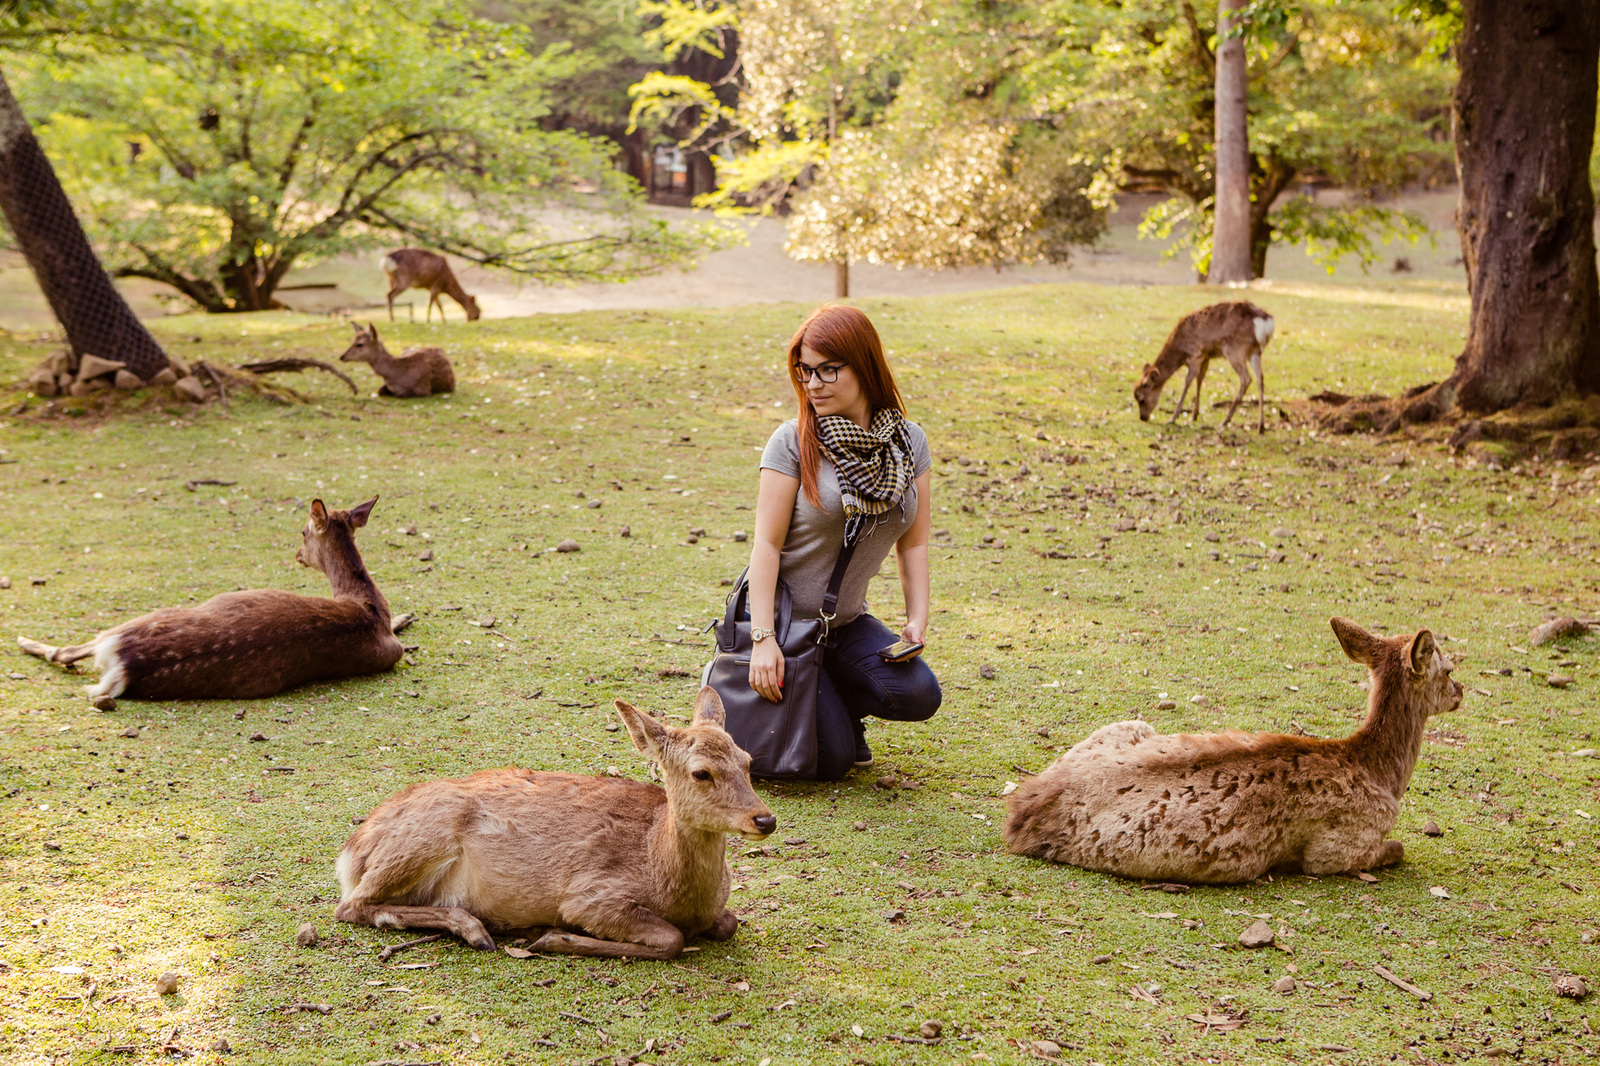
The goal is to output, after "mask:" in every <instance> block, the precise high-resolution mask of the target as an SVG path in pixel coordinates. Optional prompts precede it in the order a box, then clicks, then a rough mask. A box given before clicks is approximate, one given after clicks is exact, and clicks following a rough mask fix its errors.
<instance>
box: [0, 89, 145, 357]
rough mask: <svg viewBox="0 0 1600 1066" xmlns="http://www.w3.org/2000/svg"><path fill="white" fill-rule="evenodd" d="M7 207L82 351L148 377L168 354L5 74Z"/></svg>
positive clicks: (2, 151) (1, 146) (1, 156)
mask: <svg viewBox="0 0 1600 1066" xmlns="http://www.w3.org/2000/svg"><path fill="white" fill-rule="evenodd" d="M0 212H3V213H4V214H5V219H6V223H7V224H8V225H9V226H10V227H11V232H12V234H13V235H14V236H15V237H16V239H17V245H18V246H19V247H20V248H21V249H22V256H23V258H24V259H26V260H27V261H28V266H29V267H30V268H31V269H32V270H33V274H34V277H36V278H37V279H38V281H39V288H40V289H42V290H43V291H44V296H45V299H46V300H48V301H49V302H50V310H51V311H53V312H54V313H55V316H56V320H57V321H58V322H60V323H61V326H62V328H63V329H65V330H66V332H67V343H68V344H70V345H71V346H72V351H73V354H74V355H76V356H80V357H81V356H83V355H98V356H100V357H101V358H103V359H114V360H117V361H120V362H122V363H126V364H127V367H128V369H129V370H130V371H132V372H133V373H135V374H137V375H139V377H141V378H143V379H144V380H146V381H148V380H150V378H152V377H153V376H155V374H156V372H157V371H159V370H160V369H161V368H162V367H164V366H166V365H167V356H166V353H165V352H163V351H162V350H161V346H160V345H159V344H157V343H156V341H155V338H154V337H152V336H150V333H149V331H148V330H146V329H145V328H144V324H143V323H141V322H140V321H139V319H138V317H137V316H135V315H134V313H133V309H132V308H130V307H129V306H128V303H127V301H126V300H124V299H123V298H122V294H121V293H119V292H118V291H117V289H116V286H114V285H112V284H111V279H110V278H109V277H108V276H107V275H106V272H105V269H104V268H103V267H101V265H100V260H99V259H98V258H97V257H96V256H95V254H94V249H93V248H91V247H90V246H89V238H88V237H86V236H85V235H84V232H83V227H82V226H80V225H79V224H78V216H77V215H76V214H74V213H73V210H72V203H71V201H69V200H68V199H67V194H66V191H65V190H63V189H62V188H61V182H60V180H58V179H57V178H56V172H55V171H54V170H53V169H51V167H50V161H49V160H48V159H46V158H45V154H44V150H43V149H42V148H40V147H39V141H38V139H37V138H36V137H34V135H33V130H32V129H30V128H29V126H28V120H27V117H26V116H25V115H23V113H22V108H21V106H20V105H18V103H17V100H16V97H14V96H12V95H11V87H10V86H9V85H7V84H6V80H5V75H4V73H3V72H0Z"/></svg>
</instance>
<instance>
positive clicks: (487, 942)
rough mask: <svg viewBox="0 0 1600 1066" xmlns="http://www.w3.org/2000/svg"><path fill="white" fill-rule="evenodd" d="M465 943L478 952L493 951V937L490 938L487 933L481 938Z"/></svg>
mask: <svg viewBox="0 0 1600 1066" xmlns="http://www.w3.org/2000/svg"><path fill="white" fill-rule="evenodd" d="M467 943H468V944H471V945H472V946H473V947H475V948H477V949H478V950H479V951H493V950H494V937H492V936H490V935H489V934H488V933H485V934H483V936H481V937H474V938H473V939H471V940H469V941H467Z"/></svg>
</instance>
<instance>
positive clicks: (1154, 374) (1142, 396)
mask: <svg viewBox="0 0 1600 1066" xmlns="http://www.w3.org/2000/svg"><path fill="white" fill-rule="evenodd" d="M1165 384H1166V382H1165V381H1163V380H1161V376H1160V373H1159V372H1158V371H1157V370H1156V368H1155V366H1154V365H1153V364H1151V363H1146V364H1145V365H1144V372H1143V373H1142V374H1141V375H1140V377H1139V384H1137V385H1135V386H1134V387H1133V399H1134V402H1135V403H1137V404H1138V405H1139V421H1141V422H1148V421H1150V416H1151V414H1153V413H1154V412H1155V409H1156V404H1158V403H1160V402H1161V386H1163V385H1165Z"/></svg>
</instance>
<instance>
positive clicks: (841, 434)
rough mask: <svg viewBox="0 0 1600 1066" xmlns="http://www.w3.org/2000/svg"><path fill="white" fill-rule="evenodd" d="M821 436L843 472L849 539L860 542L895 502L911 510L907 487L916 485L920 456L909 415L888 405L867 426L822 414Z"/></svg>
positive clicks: (903, 511) (903, 510)
mask: <svg viewBox="0 0 1600 1066" xmlns="http://www.w3.org/2000/svg"><path fill="white" fill-rule="evenodd" d="M817 439H818V442H819V443H820V444H821V445H822V451H823V453H824V454H825V455H827V457H828V458H829V459H830V460H831V461H832V462H833V465H834V468H835V469H836V470H837V471H838V473H839V494H840V496H842V497H843V498H844V542H845V543H846V544H855V543H857V542H859V541H860V539H861V538H862V537H864V536H866V535H867V534H869V533H871V532H872V531H873V529H875V528H877V525H878V521H879V519H880V518H881V517H882V516H883V515H885V514H887V513H888V511H889V508H891V507H893V506H894V505H895V504H899V505H900V513H901V516H902V518H903V519H905V520H909V516H907V515H906V489H907V488H908V487H909V486H910V485H911V478H912V471H913V469H914V463H915V460H914V459H913V457H912V453H911V434H910V432H909V431H907V429H906V418H905V415H903V414H901V413H900V412H899V411H898V410H896V409H895V408H893V407H883V408H880V409H879V410H878V412H877V413H876V414H874V415H873V416H872V428H871V429H862V428H861V427H860V426H858V425H856V424H855V423H854V422H852V421H850V419H848V418H845V417H844V416H843V415H827V416H825V417H823V418H819V419H817Z"/></svg>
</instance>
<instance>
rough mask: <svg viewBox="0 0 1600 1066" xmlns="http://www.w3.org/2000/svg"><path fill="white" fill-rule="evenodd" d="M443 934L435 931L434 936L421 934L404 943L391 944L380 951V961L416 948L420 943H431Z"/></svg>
mask: <svg viewBox="0 0 1600 1066" xmlns="http://www.w3.org/2000/svg"><path fill="white" fill-rule="evenodd" d="M442 936H444V934H443V933H434V934H433V935H432V936H419V937H417V939H415V940H407V941H406V942H405V943H403V944H390V945H389V946H388V947H386V948H384V949H383V950H382V951H380V952H378V961H379V962H388V961H389V959H390V957H391V956H394V955H398V954H399V953H400V952H402V951H404V950H406V949H407V948H414V947H416V946H417V945H418V944H431V943H433V942H434V941H435V940H438V939H439V938H440V937H442Z"/></svg>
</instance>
